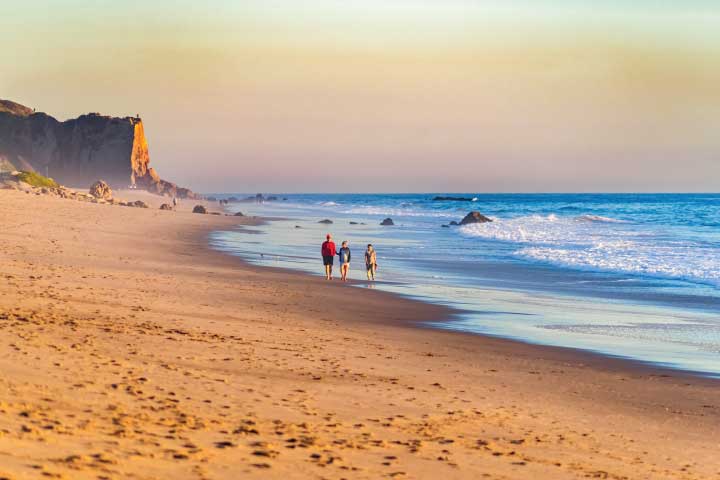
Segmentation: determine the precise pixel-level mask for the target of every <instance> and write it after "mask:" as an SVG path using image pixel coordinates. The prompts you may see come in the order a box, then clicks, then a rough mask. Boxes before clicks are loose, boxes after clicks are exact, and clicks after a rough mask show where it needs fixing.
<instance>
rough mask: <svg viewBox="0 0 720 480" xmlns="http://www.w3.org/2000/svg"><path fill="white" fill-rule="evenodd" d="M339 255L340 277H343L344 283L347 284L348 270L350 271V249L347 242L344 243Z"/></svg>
mask: <svg viewBox="0 0 720 480" xmlns="http://www.w3.org/2000/svg"><path fill="white" fill-rule="evenodd" d="M338 255H339V256H340V275H341V276H342V281H343V282H347V275H348V270H350V259H351V256H352V255H351V254H350V247H349V246H348V242H347V240H344V241H343V242H342V248H340V250H339V251H338Z"/></svg>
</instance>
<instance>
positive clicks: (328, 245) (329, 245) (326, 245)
mask: <svg viewBox="0 0 720 480" xmlns="http://www.w3.org/2000/svg"><path fill="white" fill-rule="evenodd" d="M325 239H326V240H325V241H324V242H323V244H322V248H320V254H321V255H322V257H323V265H325V278H326V279H327V280H332V278H333V277H332V269H333V260H334V259H335V255H337V251H336V250H335V242H333V241H332V235H330V234H329V233H328V234H327V236H326V237H325Z"/></svg>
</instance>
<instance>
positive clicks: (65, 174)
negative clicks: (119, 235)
mask: <svg viewBox="0 0 720 480" xmlns="http://www.w3.org/2000/svg"><path fill="white" fill-rule="evenodd" d="M12 170H24V171H36V172H39V173H41V174H43V175H45V176H51V177H52V178H54V179H55V180H57V181H58V182H59V183H62V184H65V185H73V186H79V187H83V188H88V186H89V185H90V184H91V183H93V182H94V181H95V180H97V179H98V178H103V179H105V181H106V182H107V183H108V184H109V185H111V186H112V187H114V188H126V187H128V186H133V187H137V188H142V189H145V190H148V191H150V192H153V193H157V194H161V195H169V196H177V197H180V198H195V197H196V195H195V194H194V193H193V192H192V191H190V190H188V189H187V188H180V187H178V186H177V185H175V184H174V183H171V182H168V181H166V180H163V179H161V178H160V176H159V175H158V174H157V172H156V171H155V170H154V169H153V168H152V167H150V153H149V148H148V141H147V138H146V137H145V129H144V126H143V122H142V120H141V119H140V118H138V117H124V118H117V117H109V116H104V115H100V114H98V113H90V114H87V115H82V116H80V117H78V118H75V119H72V120H67V121H64V122H60V121H58V120H56V119H55V118H53V117H51V116H50V115H47V114H45V113H40V112H35V111H34V110H32V109H29V108H27V107H24V106H22V105H19V104H17V103H14V102H10V101H8V100H0V171H12Z"/></svg>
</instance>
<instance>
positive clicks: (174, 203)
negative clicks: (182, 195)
mask: <svg viewBox="0 0 720 480" xmlns="http://www.w3.org/2000/svg"><path fill="white" fill-rule="evenodd" d="M177 204H178V200H177V197H176V196H174V195H173V210H177Z"/></svg>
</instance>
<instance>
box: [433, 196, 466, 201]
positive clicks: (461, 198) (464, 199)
mask: <svg viewBox="0 0 720 480" xmlns="http://www.w3.org/2000/svg"><path fill="white" fill-rule="evenodd" d="M474 201H475V199H474V198H467V197H435V198H433V202H474Z"/></svg>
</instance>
